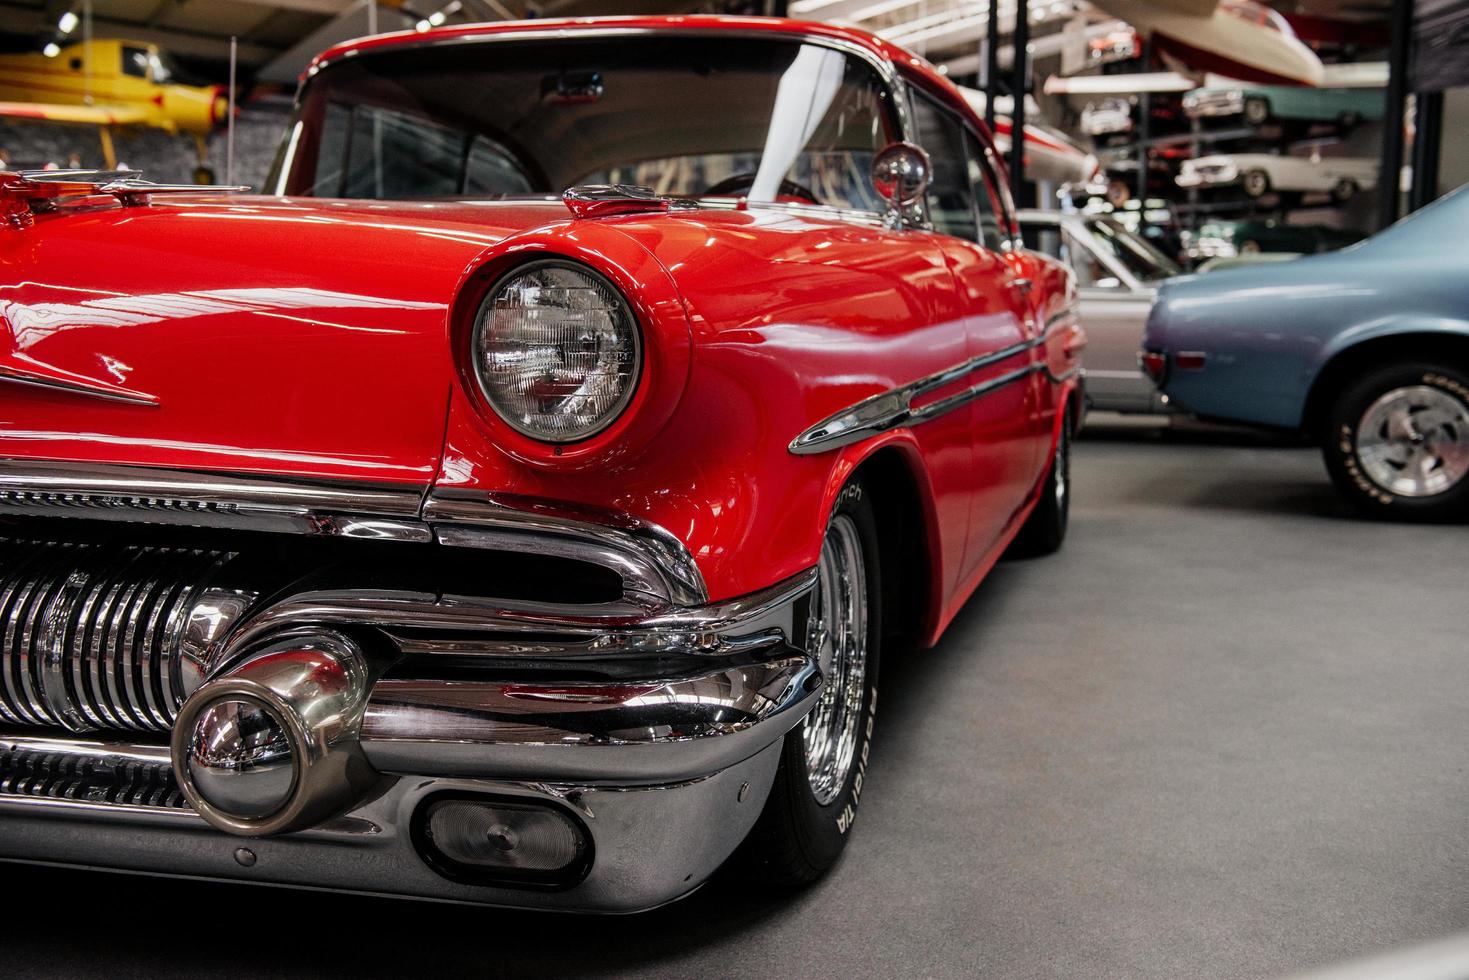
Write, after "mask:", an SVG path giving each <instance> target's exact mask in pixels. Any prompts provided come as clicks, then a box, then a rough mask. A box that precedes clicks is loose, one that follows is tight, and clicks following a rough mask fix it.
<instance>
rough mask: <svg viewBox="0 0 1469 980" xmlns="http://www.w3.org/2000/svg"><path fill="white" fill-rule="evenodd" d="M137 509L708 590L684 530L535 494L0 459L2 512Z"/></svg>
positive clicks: (151, 516)
mask: <svg viewBox="0 0 1469 980" xmlns="http://www.w3.org/2000/svg"><path fill="white" fill-rule="evenodd" d="M6 512H21V513H35V514H41V515H44V516H50V517H82V518H92V519H98V520H120V521H144V522H150V523H161V524H183V525H188V526H200V525H204V526H214V527H229V528H239V529H245V530H263V531H278V532H287V533H294V534H313V535H328V536H333V537H350V538H371V539H376V540H391V541H409V542H420V543H427V542H430V541H435V540H437V541H438V542H440V543H441V544H444V545H448V546H451V547H473V548H485V549H491V550H501V551H517V552H532V553H536V554H547V555H556V556H561V557H567V558H574V559H579V560H582V561H588V562H593V563H596V564H600V565H603V566H605V567H608V568H611V569H612V570H614V571H616V572H617V573H618V574H619V575H620V576H621V577H622V580H623V584H624V587H625V588H626V590H627V591H629V592H632V593H640V594H644V595H647V596H652V597H656V598H659V599H662V600H664V601H666V602H668V603H672V604H674V605H678V606H697V605H699V604H701V603H703V602H705V601H707V600H708V597H709V593H708V589H707V588H706V586H705V584H704V578H703V575H702V574H701V573H700V571H699V567H698V565H697V564H696V563H695V562H694V559H693V556H692V555H691V554H690V553H689V551H688V549H687V548H686V547H685V546H684V544H683V542H681V541H679V540H678V539H677V538H676V537H674V536H673V535H672V534H670V533H669V532H668V531H667V530H665V529H664V528H661V527H659V526H657V525H656V524H652V523H650V522H648V521H643V520H639V519H637V518H633V517H630V516H628V515H623V514H618V513H613V512H605V511H600V510H597V511H593V510H590V509H588V510H576V509H568V508H566V507H564V506H562V505H557V504H554V503H551V502H546V501H541V500H537V499H534V498H526V497H518V496H513V495H495V494H487V493H484V492H468V491H453V490H451V491H438V492H435V493H430V494H428V495H427V496H425V494H424V491H423V490H422V489H421V488H419V487H390V486H373V485H368V486H363V485H361V484H353V483H348V482H345V481H343V482H338V481H329V480H319V479H305V478H285V477H259V476H252V475H245V474H233V473H213V472H202V471H190V470H169V469H160V468H152V467H146V466H128V465H117V464H73V463H59V462H49V461H37V460H21V459H0V514H4V513H6Z"/></svg>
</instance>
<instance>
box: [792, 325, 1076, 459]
mask: <svg viewBox="0 0 1469 980" xmlns="http://www.w3.org/2000/svg"><path fill="white" fill-rule="evenodd" d="M1076 312H1077V311H1076V308H1075V307H1074V306H1072V307H1067V308H1065V309H1063V310H1059V311H1057V312H1056V313H1053V314H1052V315H1051V316H1049V317H1048V318H1047V319H1046V325H1045V329H1044V330H1043V331H1042V332H1041V333H1040V334H1039V335H1037V336H1035V337H1032V338H1030V339H1029V340H1022V341H1020V342H1019V343H1016V344H1011V345H1010V346H1008V347H1001V348H1000V349H999V350H994V351H990V352H989V353H987V354H980V355H979V356H977V357H971V358H970V359H968V360H967V361H963V362H961V363H959V364H956V365H954V366H953V367H951V368H945V369H944V370H942V371H939V372H936V373H934V374H930V375H928V376H926V377H922V378H919V379H918V380H917V381H914V382H911V383H909V384H906V385H903V386H901V387H898V388H893V389H890V390H888V391H884V392H882V393H880V394H877V395H873V396H871V397H870V398H865V399H863V400H862V401H860V402H858V403H857V404H855V405H853V406H852V407H851V408H847V409H843V410H842V411H840V412H838V413H836V414H835V415H831V416H828V417H827V418H825V419H822V420H821V421H820V422H818V423H816V424H815V425H813V426H812V427H811V428H809V429H807V430H806V431H804V432H802V433H801V434H800V435H798V436H796V438H794V439H792V440H791V444H790V446H789V447H788V448H789V449H790V451H791V452H792V453H795V454H796V455H798V456H805V455H810V454H813V453H822V452H826V451H827V450H831V449H839V448H841V447H842V446H849V445H851V444H852V443H854V442H861V441H862V440H863V439H866V438H868V437H869V436H873V435H876V434H878V433H879V432H886V431H887V430H889V429H895V428H898V427H899V426H903V425H909V424H913V423H918V422H927V421H929V420H931V419H935V418H938V417H939V416H941V415H944V414H946V413H948V412H951V411H953V410H954V409H956V408H960V407H962V406H963V405H965V404H967V403H968V402H970V401H973V400H974V399H976V398H980V397H982V396H984V395H988V394H992V393H993V392H996V391H998V390H1000V389H1001V388H1004V387H1005V386H1006V385H1009V384H1013V383H1014V382H1016V381H1019V380H1020V379H1021V378H1024V377H1026V376H1027V375H1030V374H1035V373H1039V372H1041V371H1045V372H1046V374H1047V375H1048V376H1050V377H1051V378H1052V380H1057V381H1060V380H1064V378H1065V377H1067V376H1069V374H1068V375H1065V376H1061V377H1058V376H1055V375H1051V374H1050V369H1049V368H1048V367H1047V366H1046V365H1045V364H1032V365H1027V366H1026V367H1024V368H1019V369H1017V370H1014V371H1010V372H1008V373H1006V374H1002V375H999V376H998V377H995V378H993V379H991V380H989V381H984V382H981V383H979V384H976V385H973V386H971V387H969V388H966V389H965V390H963V391H961V392H958V393H956V394H953V395H949V396H948V397H945V398H941V399H939V400H938V401H936V402H933V403H932V404H929V405H925V406H923V407H922V408H918V409H914V408H913V407H912V403H913V399H914V398H916V397H918V396H919V395H922V394H925V393H927V392H930V391H933V390H934V389H936V388H942V387H943V386H945V385H948V384H952V383H953V382H955V381H958V380H959V379H960V378H963V377H965V376H967V375H969V374H972V373H973V372H975V371H978V370H979V369H980V368H984V367H989V366H990V365H992V364H998V363H1000V362H1001V361H1005V360H1008V359H1010V358H1012V357H1015V356H1016V355H1018V354H1023V353H1025V352H1027V351H1030V350H1033V349H1035V348H1037V347H1040V346H1042V345H1044V344H1045V343H1046V341H1048V340H1049V339H1050V338H1051V335H1052V334H1053V333H1054V332H1055V330H1056V328H1057V327H1058V326H1060V325H1061V324H1062V323H1069V321H1070V320H1071V318H1073V317H1074V316H1075V315H1076Z"/></svg>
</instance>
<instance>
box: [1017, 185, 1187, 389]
mask: <svg viewBox="0 0 1469 980" xmlns="http://www.w3.org/2000/svg"><path fill="white" fill-rule="evenodd" d="M1020 228H1021V232H1022V234H1023V235H1024V237H1025V244H1026V247H1027V248H1030V249H1033V250H1035V251H1038V252H1044V253H1045V254H1047V255H1051V256H1054V257H1056V258H1059V259H1061V260H1062V261H1063V262H1066V263H1067V264H1068V265H1070V266H1071V268H1072V270H1073V271H1075V273H1076V285H1077V288H1078V290H1079V292H1080V294H1081V322H1082V324H1083V325H1084V326H1085V327H1086V336H1087V348H1086V393H1087V401H1088V403H1089V404H1090V406H1091V407H1092V408H1095V409H1101V410H1103V411H1109V412H1166V411H1168V406H1167V403H1166V402H1165V401H1164V400H1163V398H1162V396H1160V395H1159V394H1158V390H1157V389H1156V388H1155V387H1153V383H1152V382H1151V381H1149V380H1148V379H1147V377H1145V376H1144V375H1143V373H1142V371H1141V370H1140V369H1139V368H1138V365H1137V351H1138V343H1139V342H1140V341H1141V340H1142V336H1143V326H1144V325H1145V324H1146V323H1147V319H1148V310H1149V309H1151V308H1152V305H1153V297H1154V295H1155V294H1156V292H1157V286H1158V283H1159V282H1161V281H1162V280H1164V279H1167V278H1169V277H1171V276H1176V275H1180V274H1181V273H1182V272H1183V270H1182V269H1181V268H1180V267H1179V265H1178V263H1176V262H1174V261H1173V260H1172V259H1170V258H1169V257H1168V256H1166V255H1164V254H1163V253H1162V252H1160V251H1158V250H1157V249H1156V248H1154V247H1153V246H1152V245H1150V244H1149V243H1148V242H1146V241H1145V240H1143V239H1142V238H1141V237H1139V236H1138V235H1136V234H1134V233H1133V232H1131V231H1128V230H1127V228H1126V227H1124V226H1123V225H1122V223H1121V222H1119V221H1117V220H1116V219H1115V218H1112V217H1109V216H1107V215H1102V214H1062V213H1060V212H1056V211H1021V212H1020Z"/></svg>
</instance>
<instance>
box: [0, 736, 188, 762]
mask: <svg viewBox="0 0 1469 980" xmlns="http://www.w3.org/2000/svg"><path fill="white" fill-rule="evenodd" d="M6 751H10V752H18V751H27V752H37V753H40V754H42V755H53V756H60V757H65V758H94V759H95V758H97V757H99V756H100V757H103V758H107V759H116V760H118V761H119V762H138V763H142V764H144V765H165V766H166V765H169V764H171V762H172V760H173V756H172V755H171V754H170V753H169V750H168V746H167V745H161V744H160V745H149V744H146V743H136V742H108V741H102V740H90V739H77V738H51V737H46V736H32V735H15V734H13V733H4V732H0V752H6Z"/></svg>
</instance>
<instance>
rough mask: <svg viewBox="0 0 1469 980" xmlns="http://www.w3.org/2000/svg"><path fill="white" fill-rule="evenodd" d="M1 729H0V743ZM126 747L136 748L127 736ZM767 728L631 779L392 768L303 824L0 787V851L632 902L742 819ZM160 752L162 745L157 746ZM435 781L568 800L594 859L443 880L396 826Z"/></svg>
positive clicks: (513, 900) (96, 862) (716, 857)
mask: <svg viewBox="0 0 1469 980" xmlns="http://www.w3.org/2000/svg"><path fill="white" fill-rule="evenodd" d="M3 742H4V740H3V739H0V744H3ZM135 751H136V750H135ZM779 754H780V742H779V741H776V742H774V743H771V744H770V745H768V746H766V747H765V748H763V749H760V750H758V751H757V752H756V753H755V754H754V755H753V756H750V757H748V758H746V759H744V760H742V761H740V762H737V763H735V764H733V765H731V766H729V767H727V768H724V769H721V770H720V771H718V772H715V773H712V774H710V775H708V776H706V777H704V778H701V779H692V780H685V781H682V782H676V783H659V784H648V785H644V784H639V785H588V784H584V783H576V782H572V783H562V782H550V781H537V782H526V781H511V780H469V779H437V778H426V777H410V776H404V777H400V778H396V779H393V780H392V781H391V782H390V783H389V784H388V785H387V786H386V787H385V788H384V789H383V791H382V793H381V795H379V796H377V797H376V798H374V799H373V800H372V801H371V802H369V803H366V804H364V805H363V806H361V807H359V808H358V809H356V810H353V811H352V812H351V813H349V814H346V815H344V816H342V817H339V818H337V819H335V820H332V821H330V822H328V823H326V824H323V825H322V826H320V827H317V828H315V829H312V830H307V831H301V832H299V833H295V834H288V835H285V836H282V837H270V838H261V839H253V838H240V837H235V836H232V835H230V834H225V833H222V832H220V831H218V830H215V829H214V828H213V827H211V826H209V824H207V823H206V822H205V821H204V820H203V818H201V817H199V816H198V815H197V814H195V813H194V812H193V811H192V810H188V809H180V808H172V807H148V806H134V805H126V804H123V805H109V804H100V803H94V802H88V801H83V800H71V799H64V798H63V799H54V798H44V797H33V796H25V795H14V794H6V793H0V860H12V861H25V862H32V863H42V864H58V865H68V866H73V867H81V868H89V869H101V870H112V871H124V872H137V873H144V874H162V875H178V876H183V877H189V878H204V879H215V880H227V881H237V882H249V883H256V884H275V885H288V886H296V887H304V888H331V889H339V890H343V891H351V892H360V893H364V894H377V895H392V896H401V897H410V898H421V899H437V900H442V901H453V902H467V903H475V904H487V905H502V906H513V907H521V908H543V909H563V910H578V911H588V912H635V911H641V910H644V909H649V908H654V907H656V906H658V905H662V904H665V903H667V902H670V901H672V900H674V899H676V898H679V897H681V896H683V895H685V894H687V893H688V892H690V891H693V890H694V889H696V888H697V887H698V886H699V885H701V884H702V883H703V882H704V881H705V880H707V879H708V877H709V876H710V875H711V874H713V873H714V871H715V870H717V869H718V867H719V865H720V864H722V863H723V862H724V860H725V858H727V857H728V856H729V855H730V854H731V853H732V852H733V851H734V849H735V847H737V846H738V845H739V843H740V841H741V840H743V839H744V837H745V835H746V834H748V833H749V831H750V828H751V827H752V826H753V825H754V822H755V818H756V817H758V816H759V814H760V810H761V808H762V807H763V806H764V805H765V799H766V797H767V795H768V794H769V791H770V786H771V783H772V781H773V780H774V777H775V768H776V763H777V762H778V759H779ZM159 755H160V757H161V759H162V761H163V763H164V764H165V765H166V764H167V752H166V751H163V750H159ZM449 790H458V791H464V792H468V793H473V794H477V795H478V794H490V795H493V796H495V797H498V798H507V799H513V800H523V801H527V802H532V803H537V804H553V805H561V806H565V807H569V808H570V809H571V810H572V811H574V812H575V813H576V815H577V816H578V817H579V818H580V820H581V821H582V823H583V825H584V826H585V827H586V828H587V830H588V832H589V834H590V836H591V839H592V846H593V850H594V859H593V861H592V863H591V866H590V868H589V870H588V872H587V875H586V877H585V878H584V879H582V880H581V881H580V882H579V883H578V884H576V885H575V886H573V887H571V888H569V889H564V890H554V891H553V890H535V889H526V888H506V887H495V886H489V885H468V884H461V883H459V882H455V881H450V880H449V879H447V878H444V877H442V876H440V875H439V874H438V873H437V872H436V871H434V870H433V869H432V868H430V867H429V866H428V865H427V864H425V863H424V861H423V860H422V859H421V857H420V856H419V853H418V851H417V848H416V846H415V844H414V841H413V840H412V835H411V833H410V827H411V825H412V819H413V815H414V813H415V812H416V811H417V810H418V808H419V806H420V805H421V804H422V803H423V801H424V800H425V799H427V798H428V797H430V796H432V795H434V794H437V793H440V792H443V791H449Z"/></svg>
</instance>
